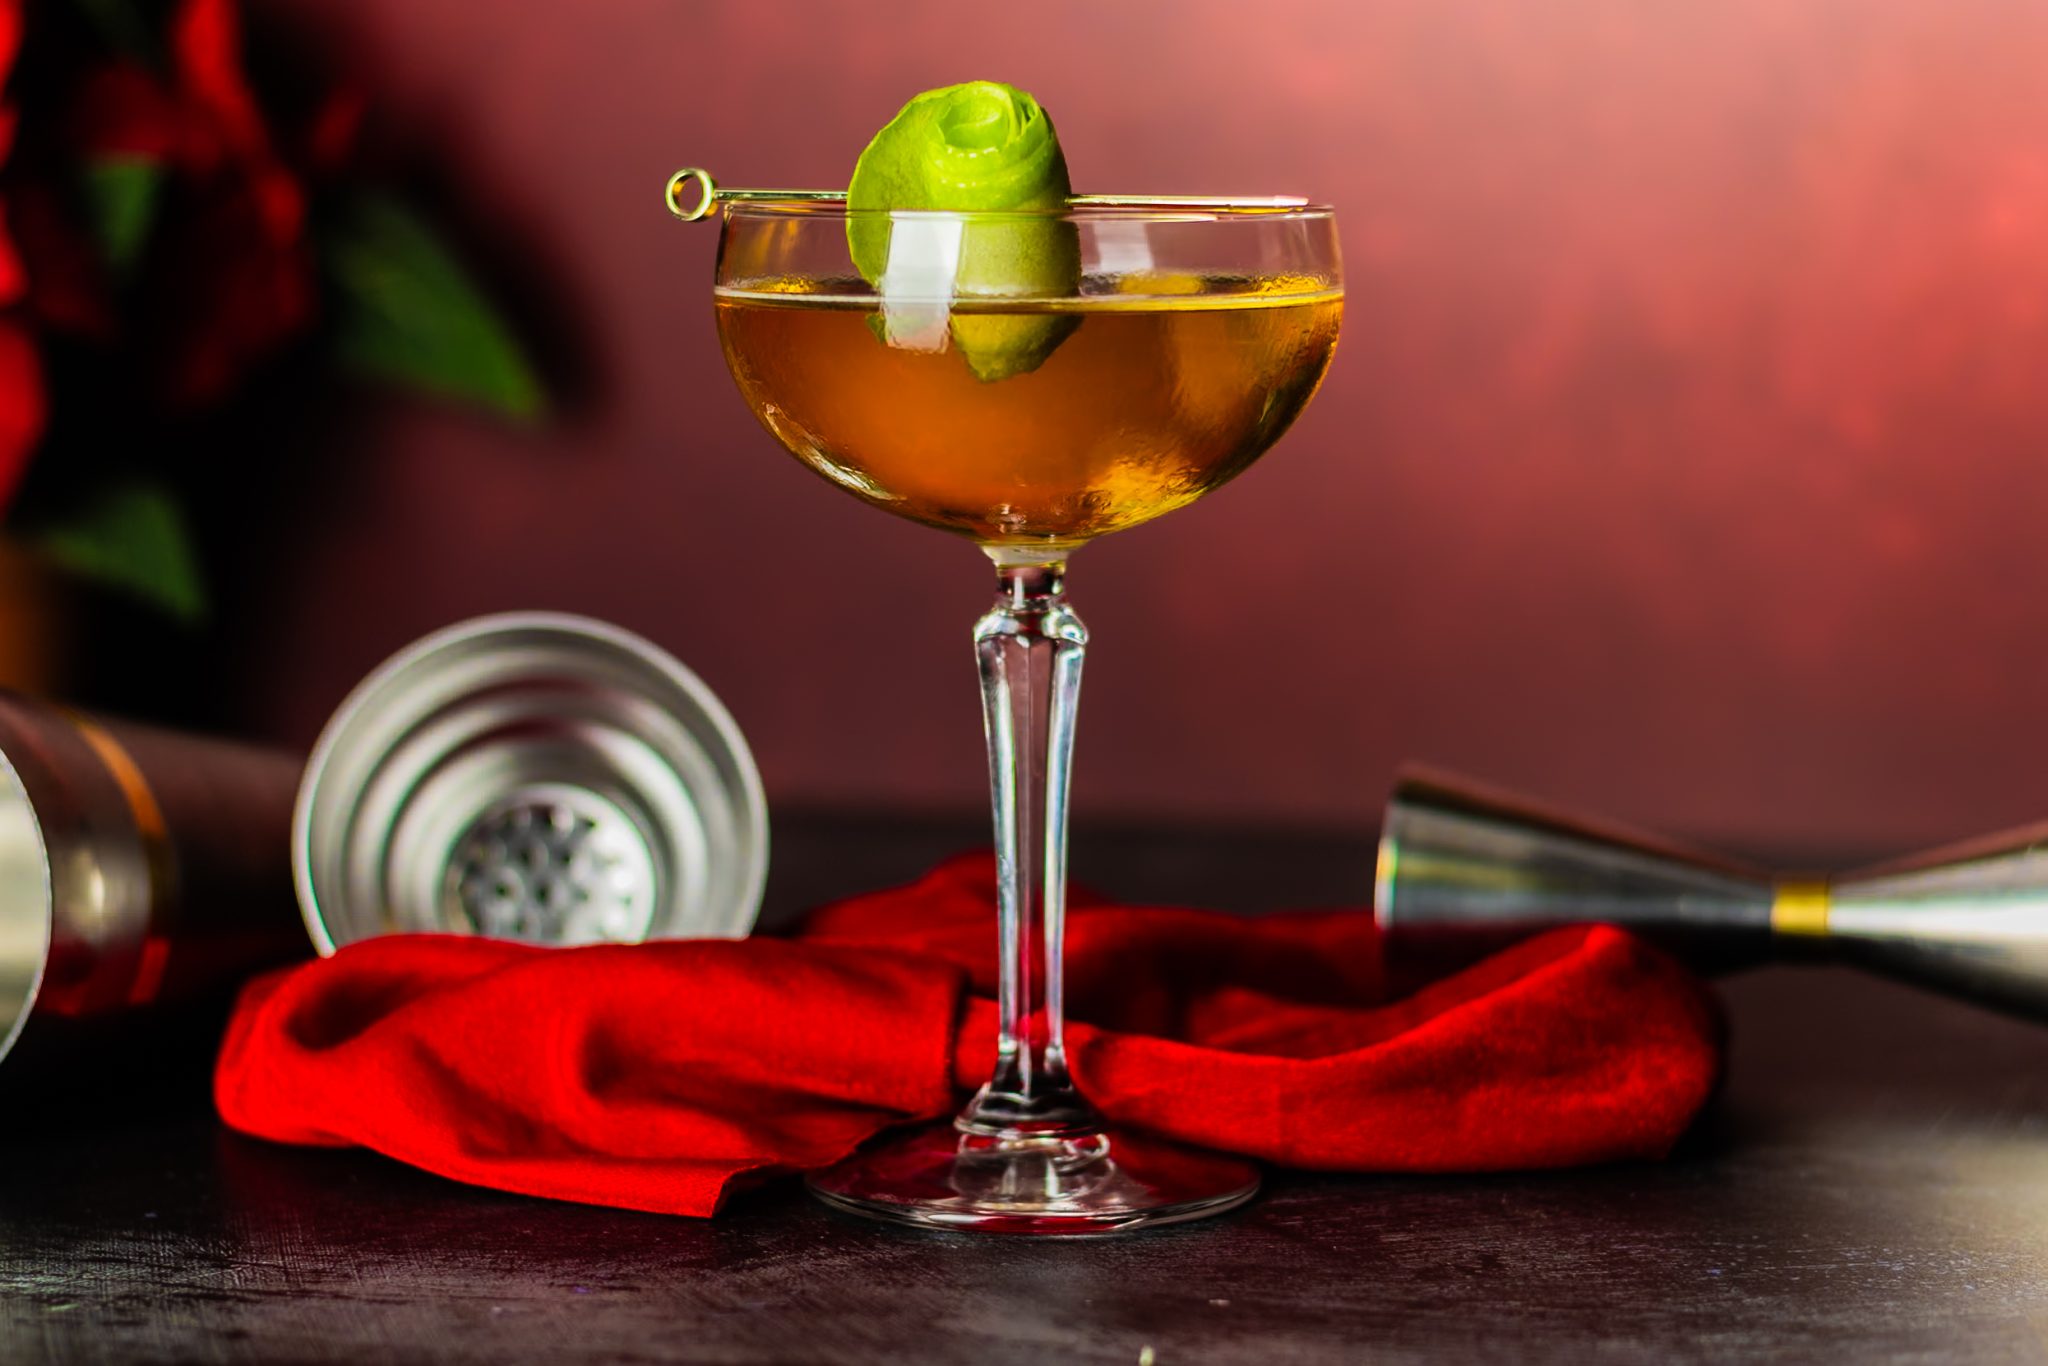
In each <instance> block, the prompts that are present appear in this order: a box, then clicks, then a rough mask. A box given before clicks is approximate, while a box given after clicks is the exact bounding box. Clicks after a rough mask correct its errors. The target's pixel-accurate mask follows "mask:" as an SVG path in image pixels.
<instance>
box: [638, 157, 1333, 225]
mask: <svg viewBox="0 0 2048 1366" xmlns="http://www.w3.org/2000/svg"><path fill="white" fill-rule="evenodd" d="M661 198H662V203H663V204H664V205H666V206H667V208H668V211H669V212H670V213H672V214H674V215H675V216H676V217H677V218H680V219H682V220H683V221H684V222H685V223H694V222H696V221H697V220H698V219H700V218H709V217H710V216H711V214H712V212H713V211H714V210H715V209H717V208H718V207H719V206H720V205H722V204H731V203H735V202H738V203H745V202H748V201H757V202H758V201H766V202H770V203H780V204H844V203H845V202H846V191H844V190H759V189H754V190H734V189H727V188H726V187H725V186H722V185H720V184H719V183H718V182H717V181H715V180H713V179H712V178H711V173H710V172H709V171H707V170H705V169H704V168H703V167H701V166H685V167H684V168H683V169H682V170H680V171H677V172H676V173H675V174H674V175H672V176H670V177H669V178H668V184H667V185H666V186H664V187H663V189H662V194H661ZM1307 203H1308V201H1307V200H1306V199H1303V198H1301V197H1300V196H1298V195H1250V196H1233V195H1142V194H1077V195H1075V196H1073V197H1072V198H1070V199H1069V200H1067V204H1068V205H1069V206H1070V207H1073V208H1096V209H1177V208H1186V209H1190V210H1195V211H1200V210H1202V209H1232V210H1237V211H1244V210H1256V209H1299V208H1302V207H1303V206H1305V205H1306V204H1307ZM897 212H923V211H922V210H898V211H897Z"/></svg>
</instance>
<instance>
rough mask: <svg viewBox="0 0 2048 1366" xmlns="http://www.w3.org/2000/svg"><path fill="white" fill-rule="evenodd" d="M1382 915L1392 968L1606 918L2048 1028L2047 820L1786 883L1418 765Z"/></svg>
mask: <svg viewBox="0 0 2048 1366" xmlns="http://www.w3.org/2000/svg"><path fill="white" fill-rule="evenodd" d="M1373 906H1374V914H1375V915H1376V916H1377V918H1378V920H1379V924H1380V927H1381V930H1382V931H1383V938H1384V943H1385V950H1386V954H1387V959H1388V964H1389V967H1390V968H1391V969H1392V970H1393V971H1394V972H1395V973H1396V974H1397V975H1402V974H1404V973H1408V972H1417V973H1420V972H1426V971H1441V970H1443V969H1444V968H1446V967H1450V966H1454V965H1456V964H1459V963H1462V962H1467V961H1470V960H1472V959H1474V958H1477V957H1479V956H1481V955H1482V954H1484V953H1486V952H1488V951H1490V950H1492V949H1495V948H1498V947H1500V946H1502V945H1503V944H1505V943H1507V942H1511V941H1512V940H1514V939H1517V938H1522V937H1526V936H1528V935H1530V934H1534V933H1537V932H1539V931H1542V930H1546V929H1552V928H1556V927H1558V926H1560V925H1570V924H1582V923H1596V922H1597V923H1606V924H1613V925H1619V926H1622V927H1624V928H1626V929H1629V930H1632V931H1634V932H1636V933H1638V934H1641V935H1642V936H1644V937H1645V938H1646V939H1649V940H1651V941H1652V942H1654V943H1657V944H1659V945H1661V946H1662V947H1664V948H1667V949H1669V950H1671V951H1673V952H1674V953H1676V954H1677V955H1678V956H1680V957H1681V958H1683V959H1685V960H1686V961H1688V962H1690V963H1692V964H1694V965H1695V966H1698V967H1702V968H1706V969H1710V970H1721V969H1727V968H1732V967H1741V966H1747V965H1750V964H1754V963H1761V962H1765V961H1770V960H1777V959H1782V960H1798V961H1806V962H1814V961H1823V962H1840V963H1847V964H1851V965H1854V966H1857V967H1862V968H1868V969H1870V970H1872V971H1874V972H1878V973H1882V974H1884V975H1886V976H1889V977H1895V978H1900V979H1903V980H1905V981H1909V982H1913V983H1917V984H1918V985H1920V986H1924V987H1929V988H1931V989H1933V990H1936V991H1940V992H1944V993H1947V994H1949V995H1952V996H1958V997H1962V998H1964V999H1967V1000H1971V1001H1977V1002H1981V1003H1982V1004H1985V1005H1989V1006H1994V1007H1997V1008H1999V1009H2002V1010H2006V1011H2010V1012H2013V1013H2016V1014H2020V1015H2027V1016H2031V1017H2033V1018H2036V1019H2040V1020H2048V824H2043V825H2039V826H2033V827H2030V828H2027V829H2023V830H2015V831H2010V832H2006V833H2003V834H1997V835H1991V836H1987V837H1985V838H1983V839H1978V840H1972V841H1969V842H1968V843H1965V844H1960V845H1954V846H1951V847H1947V848H1943V849H1939V850H1936V851H1934V852H1931V853H1927V854H1922V855H1918V856H1916V857H1913V858H1910V859H1907V860H1903V861H1901V862H1898V863H1892V864H1886V865H1882V866H1879V867H1876V868H1871V869H1867V870H1863V871H1858V872H1853V873H1848V874H1843V875H1839V876H1835V877H1830V878H1824V879H1822V878H1804V877H1801V878H1790V877H1780V876H1774V875H1772V874H1771V873H1768V872H1764V871H1760V870H1757V869H1752V868H1746V867H1744V866H1742V865H1740V864H1738V863H1734V862H1730V861H1727V860H1724V859H1720V858H1717V857H1715V856H1713V855H1710V854H1703V853H1699V852H1695V851H1692V850H1689V849H1685V848H1683V847H1680V846H1678V845H1675V844H1672V843H1669V842H1667V841H1664V840H1661V839H1658V838H1655V837H1653V836H1648V835H1642V834H1639V833H1636V832H1633V831H1630V830H1626V829H1623V828H1621V827H1618V826H1613V825H1607V824H1603V823H1599V822H1594V821H1589V820H1585V819H1581V818H1578V817H1574V816H1568V815H1565V814H1562V813H1560V812H1557V811H1554V810H1550V809H1547V808H1545V807H1543V806H1541V805H1538V804H1536V803H1533V802H1530V801H1527V800H1524V799H1521V798H1517V797H1511V796H1507V795H1504V794H1501V793H1499V792H1495V791H1493V790H1491V789H1488V788H1486V787H1484V786H1483V785H1480V784H1477V783H1473V782H1470V781H1467V780H1465V779H1461V778H1454V777H1450V776H1447V775H1443V774H1438V773H1430V772H1422V771H1410V772H1409V773H1407V774H1405V775H1404V776H1403V777H1402V778H1401V779H1400V780H1399V781H1398V782H1397V784H1396V787H1395V790H1394V794H1393V796H1392V798H1391V799H1390V800H1389V802H1388V804H1387V812H1386V819H1385V822H1384V824H1383V826H1382V828H1381V835H1380V846H1379V865H1378V872H1377V877H1376V880H1375V888H1374V895H1373Z"/></svg>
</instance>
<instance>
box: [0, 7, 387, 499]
mask: <svg viewBox="0 0 2048 1366" xmlns="http://www.w3.org/2000/svg"><path fill="white" fill-rule="evenodd" d="M21 27H22V0H0V57H5V58H8V59H10V62H11V58H12V56H13V54H14V52H15V51H17V50H18V47H19V42H20V36H21ZM164 47H165V61H164V63H163V69H162V70H161V71H158V70H153V69H151V68H150V67H148V66H145V65H144V64H143V63H141V62H140V61H137V60H135V59H133V58H128V57H115V58H111V59H99V60H95V61H91V62H88V63H85V64H83V65H82V66H81V69H79V70H78V71H76V72H73V73H63V75H62V76H61V77H60V79H59V81H58V82H57V85H58V88H59V89H60V90H61V92H62V93H61V95H60V96H59V99H58V104H59V107H58V108H55V109H49V110H43V109H37V110H34V111H32V113H31V117H32V119H38V120H47V122H41V121H39V122H38V123H37V126H35V127H34V128H32V129H30V130H29V131H30V132H31V133H32V135H33V136H34V137H35V138H36V140H37V143H38V147H37V150H38V152H39V153H40V155H39V156H38V157H37V159H36V164H35V165H34V167H33V168H32V169H31V168H24V173H23V174H21V175H18V176H15V177H11V178H10V180H9V182H8V184H7V186H6V189H5V192H4V193H5V200H4V209H5V212H6V221H7V222H8V223H9V224H11V226H12V228H13V232H14V240H15V242H17V243H18V244H19V252H18V253H13V252H8V251H7V250H6V245H7V244H6V243H5V242H4V241H0V308H6V309H8V313H7V314H6V318H7V322H6V324H5V327H6V331H5V332H4V333H0V394H4V395H5V401H6V404H7V420H6V422H5V424H4V431H0V506H4V503H5V499H6V496H7V494H8V492H10V491H11V489H12V488H13V484H14V481H15V479H17V478H18V476H19V473H20V470H21V467H22V465H23V464H24V463H25V461H26V457H27V454H28V451H29V449H30V447H31V446H32V444H33V443H34V441H35V439H36V436H37V434H38V432H39V431H40V429H41V426H42V422H43V418H44V415H45V414H44V409H43V397H42V393H41V389H40V378H39V369H38V365H37V359H36V354H35V348H34V346H33V345H32V343H31V337H30V332H29V330H28V326H27V319H25V318H23V317H22V315H21V314H22V310H20V309H19V308H17V307H11V306H12V305H17V304H19V303H21V302H22V301H23V300H24V299H25V300H26V303H27V305H28V308H27V312H28V313H29V314H30V315H31V316H32V317H33V319H34V321H35V322H36V323H37V324H40V325H41V326H42V327H44V328H47V329H49V330H50V331H52V332H58V333H64V334H68V335H71V336H75V337H80V338H84V339H87V340H89V341H91V342H94V343H98V344H101V345H104V346H107V347H112V348H119V349H123V350H127V351H129V352H131V353H132V354H133V355H134V356H135V358H136V359H137V360H138V361H139V363H140V370H141V373H142V374H143V376H144V378H145V383H146V385H147V388H148V390H149V392H150V396H151V397H152V398H154V399H156V400H158V401H160V402H162V403H164V404H165V405H167V406H169V407H172V408H193V407H199V406H204V405H208V404H212V403H215V402H217V401H219V400H220V399H222V398H224V397H225V396H227V395H228V394H229V393H230V392H231V391H232V390H233V389H234V387H235V385H236V383H237V382H238V381H239V380H240V379H241V378H242V377H243V375H244V374H245V373H246V372H247V371H248V370H249V368H250V367H251V366H253V365H254V364H256V363H257V362H259V361H261V360H263V359H264V358H265V357H267V356H268V355H270V354H272V353H273V352H274V351H275V350H276V349H277V348H278V347H279V346H280V345H282V344H283V343H285V342H287V341H289V340H291V339H292V338H294V337H296V336H298V335H299V334H300V333H302V332H304V331H305V330H306V329H307V328H308V327H309V326H310V325H311V323H312V322H313V320H314V316H315V313H316V311H317V307H318V299H319V291H318V281H317V277H316V272H315V263H314V253H313V250H312V245H311V242H310V239H309V237H308V234H307V204H306V191H305V186H304V183H303V181H302V180H301V178H300V176H299V175H298V174H297V173H295V171H294V169H293V168H291V167H289V166H287V165H286V163H285V160H284V158H283V157H282V156H281V155H280V153H279V150H278V147H277V144H276V142H275V141H274V139H273V137H272V135H271V133H270V131H269V129H268V128H267V127H266V125H265V122H264V119H263V115H262V113H261V111H260V110H259V108H258V106H257V103H256V99H255V96H254V94H253V92H252V91H251V89H250V86H249V83H248V80H247V77H246V75H245V73H244V70H243V65H242V39H241V24H240V16H239V14H238V12H237V9H236V6H235V0H178V2H177V3H176V4H175V6H174V7H173V9H172V10H171V13H170V23H169V29H168V32H167V34H166V35H165V44H164ZM4 74H5V68H4V67H0V75H4ZM336 107H339V108H341V109H343V110H344V112H346V111H348V110H350V109H357V108H359V107H360V104H359V102H357V101H353V100H348V101H343V102H341V104H340V105H339V106H336ZM343 121H344V122H345V123H346V124H348V125H349V128H350V129H352V124H353V120H352V118H349V119H345V120H343ZM334 122H335V118H334V116H333V115H332V113H330V114H329V115H328V116H326V117H325V118H323V119H322V120H320V122H319V124H318V125H316V129H315V133H314V136H313V138H312V139H311V142H312V143H313V144H314V149H315V150H316V151H318V152H319V153H321V154H322V155H324V156H325V157H327V158H330V159H331V158H333V157H334V156H335V155H336V150H335V144H336V143H337V141H339V142H342V143H344V144H345V142H346V140H347V138H348V135H349V133H348V131H347V130H344V131H343V132H342V133H341V134H340V135H339V137H337V135H336V134H335V132H333V131H332V128H331V125H332V124H333V123H334ZM322 143H324V144H325V145H321V144H322ZM76 167H84V168H87V169H88V170H93V169H108V168H116V169H118V170H119V171H120V172H123V173H128V174H133V175H138V176H143V177H147V178H148V180H149V181H150V187H149V189H148V190H147V194H148V195H149V196H150V202H151V203H152V204H154V205H158V206H160V207H161V211H160V212H159V213H158V214H157V216H156V217H155V219H154V221H153V222H152V223H151V225H150V230H149V236H148V246H147V251H146V253H144V254H143V256H142V258H141V259H140V260H139V261H138V262H136V263H135V267H136V268H135V270H134V272H133V276H132V278H125V277H123V276H122V275H121V274H120V273H119V272H117V271H116V269H115V264H116V263H114V262H112V261H110V260H109V253H108V252H107V251H106V250H105V249H104V248H105V244H104V243H103V242H101V241H96V240H95V234H94V232H93V231H92V230H91V226H90V225H89V224H88V223H86V222H84V221H82V220H81V214H80V210H79V205H78V196H77V195H76V194H73V193H68V191H69V190H70V189H71V187H70V186H69V185H67V184H66V183H64V182H63V181H62V180H61V179H58V178H57V177H55V176H54V175H53V174H52V172H53V171H55V170H58V169H69V168H76Z"/></svg>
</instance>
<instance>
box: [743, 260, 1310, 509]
mask: <svg viewBox="0 0 2048 1366" xmlns="http://www.w3.org/2000/svg"><path fill="white" fill-rule="evenodd" d="M1108 288H1109V289H1113V290H1114V291H1115V292H1103V293H1085V292H1084V293H1083V294H1082V295H1081V296H1080V297H1077V298H1073V299H1063V300H1053V301H1029V302H1026V301H1007V300H1004V301H994V300H991V301H957V300H956V301H955V302H954V303H953V304H952V305H951V315H952V316H953V317H956V318H958V317H970V318H971V317H973V316H975V315H1001V316H1003V317H1025V316H1034V315H1064V316H1067V317H1071V319H1072V320H1073V321H1072V323H1071V324H1061V326H1071V328H1072V330H1071V331H1067V332H1065V334H1064V336H1063V337H1062V338H1061V339H1060V340H1059V342H1058V344H1057V345H1056V346H1054V347H1053V348H1052V349H1051V351H1050V353H1049V354H1047V355H1046V356H1045V358H1044V360H1043V362H1042V363H1041V364H1039V365H1038V367H1037V368H1036V369H1034V370H1030V371H1028V372H1027V373H1021V374H1012V375H1009V376H1008V377H1006V378H1002V379H996V380H984V379H980V378H977V377H976V376H975V374H974V372H973V370H972V369H971V368H970V367H969V365H968V364H967V361H966V358H965V357H964V356H962V355H961V354H959V352H958V349H957V347H956V346H954V345H953V344H952V343H951V341H950V339H949V337H948V334H947V333H946V332H945V330H944V328H943V325H942V326H941V328H940V330H939V332H938V334H937V336H936V337H933V336H932V335H931V334H930V328H929V327H926V328H925V329H924V333H925V335H924V336H922V337H920V338H919V344H918V345H896V344H891V343H890V342H889V341H886V340H884V333H885V331H886V330H887V329H886V328H885V326H884V320H883V319H882V317H881V312H880V305H879V301H878V300H876V299H875V298H873V297H862V296H861V294H860V292H859V291H858V288H856V287H850V286H849V283H848V282H843V281H830V280H825V281H811V280H787V279H784V280H774V281H766V282H761V283H758V284H753V285H739V286H732V285H728V286H724V287H721V288H720V290H719V291H718V298H717V309H718V331H719V337H720V339H721V340H722V341H723V343H724V346H725V353H726V359H727V362H728V363H729V364H730V366H731V368H732V373H733V375H734V377H735V378H736V379H737V380H738V381H739V386H740V391H741V392H742V393H743V394H744V395H745V397H746V400H747V403H748V404H749V406H751V407H752V408H753V410H754V412H755V414H756V415H757V416H758V417H759V418H760V419H761V421H762V422H763V424H765V425H766V426H767V427H768V429H769V430H770V431H771V432H773V433H774V434H775V435H776V436H777V437H778V438H779V439H780V440H781V441H782V443H783V445H785V446H787V447H788V448H789V449H790V450H791V451H792V452H794V453H795V455H796V456H797V458H798V459H800V460H802V461H803V462H804V463H805V464H806V465H809V466H810V467H811V468H812V469H814V470H816V471H817V472H818V473H819V474H822V475H824V476H825V477H826V478H827V479H830V480H831V481H832V482H833V483H835V484H838V485H840V486H841V487H843V488H846V489H848V490H850V491H851V492H853V493H856V494H858V495H859V496H861V497H862V498H865V499H867V500H868V501H869V502H872V503H875V504H876V505H878V506H880V507H883V508H886V509H888V510H889V511H891V512H894V513H896V514H898V515H899V516H903V517H909V518H912V519H914V520H916V521H920V522H926V523H929V524H930V525H933V526H938V527H944V528H946V529H948V530H952V531H958V532H963V533H965V534H967V535H969V536H972V537H974V538H975V539H976V540H978V541H981V542H984V543H988V544H996V545H1010V544H1030V543H1040V544H1047V545H1056V546H1057V545H1072V544H1077V543H1079V542H1081V541H1085V540H1088V539H1089V538H1091V537H1095V536H1101V535H1104V534H1106V533H1108V532H1112V531H1119V530H1122V529H1123V528H1125V527H1130V526H1136V525H1137V524H1138V523H1140V522H1144V521H1149V520H1150V519H1152V518H1154V517H1157V516H1159V515H1160V514H1162V513H1166V512H1171V511H1173V510H1174V509H1175V508H1178V507H1184V506H1186V505H1187V504H1189V503H1191V502H1193V501H1194V500H1195V499H1197V498H1199V497H1201V496H1202V495H1203V494H1205V493H1207V492H1208V491H1209V490H1210V489H1213V488H1215V487H1216V486H1217V485H1219V484H1222V483H1223V482H1224V481H1226V480H1228V479H1230V478H1231V477H1232V476H1233V475H1235V474H1237V473H1238V472H1239V471H1241V470H1243V469H1244V468H1245V467H1246V466H1247V465H1249V464H1251V463H1252V461H1253V460H1255V459H1257V458H1258V456H1259V455H1260V454H1261V453H1262V452H1263V451H1264V450H1265V449H1266V448H1267V447H1268V446H1270V445H1272V443H1273V442H1274V440H1275V439H1276V438H1278V437H1279V435H1280V434H1281V433H1282V432H1283V431H1285V430H1286V429H1287V426H1288V424H1289V423H1291V422H1293V421H1294V418H1295V416H1296V415H1297V414H1298V413H1300V412H1301V409H1302V407H1303V405H1304V404H1306V403H1307V402H1308V400H1309V398H1310V396H1311V395H1313V394H1314V393H1315V390H1316V386H1317V385H1318V384H1319V383H1321V381H1322V377H1323V372H1324V371H1325V370H1326V369H1327V368H1328V367H1329V362H1330V354H1331V351H1332V349H1333V348H1334V347H1335V345H1336V341H1337V329H1338V323H1339V320H1340V318H1341V316H1342V312H1343V297H1342V294H1341V293H1340V292H1339V291H1337V290H1335V289H1331V288H1329V287H1327V286H1326V285H1323V284H1321V283H1320V282H1315V281H1301V280H1291V279H1272V280H1244V279H1228V280H1222V279H1201V278H1197V277H1188V276H1181V277H1160V278H1158V279H1148V278H1147V277H1143V276H1136V277H1122V278H1119V279H1118V280H1117V281H1115V282H1114V284H1113V285H1111V286H1109V287H1108ZM942 324H943V319H942ZM1053 325H1054V324H1052V323H1048V324H1047V326H1048V327H1051V326H1053Z"/></svg>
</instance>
